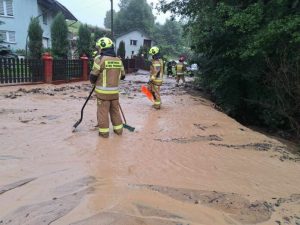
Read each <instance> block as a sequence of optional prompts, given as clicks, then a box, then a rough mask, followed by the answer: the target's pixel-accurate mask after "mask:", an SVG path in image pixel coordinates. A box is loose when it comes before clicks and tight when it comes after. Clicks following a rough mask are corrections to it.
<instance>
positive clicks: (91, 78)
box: [90, 74, 98, 84]
mask: <svg viewBox="0 0 300 225" xmlns="http://www.w3.org/2000/svg"><path fill="white" fill-rule="evenodd" d="M97 79H98V77H97V76H95V75H93V74H90V82H91V84H95V83H96V81H97Z"/></svg>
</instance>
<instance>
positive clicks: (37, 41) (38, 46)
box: [28, 17, 43, 59]
mask: <svg viewBox="0 0 300 225" xmlns="http://www.w3.org/2000/svg"><path fill="white" fill-rule="evenodd" d="M28 39H29V43H28V48H29V54H30V57H31V58H35V59H39V58H41V56H42V51H43V30H42V27H41V25H40V23H39V19H38V18H36V17H35V18H31V20H30V24H29V27H28Z"/></svg>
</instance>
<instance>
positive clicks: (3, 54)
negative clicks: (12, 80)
mask: <svg viewBox="0 0 300 225" xmlns="http://www.w3.org/2000/svg"><path fill="white" fill-rule="evenodd" d="M0 58H15V59H17V58H18V56H17V55H16V54H14V53H12V51H11V50H10V49H9V48H8V47H6V46H4V45H0Z"/></svg>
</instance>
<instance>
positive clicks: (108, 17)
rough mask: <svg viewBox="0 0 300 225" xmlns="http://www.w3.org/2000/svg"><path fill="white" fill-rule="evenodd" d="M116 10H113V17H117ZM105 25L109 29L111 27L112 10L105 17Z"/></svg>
mask: <svg viewBox="0 0 300 225" xmlns="http://www.w3.org/2000/svg"><path fill="white" fill-rule="evenodd" d="M116 15H117V13H116V11H115V10H113V18H116ZM104 27H105V28H107V29H111V10H109V11H107V12H106V15H105V18H104Z"/></svg>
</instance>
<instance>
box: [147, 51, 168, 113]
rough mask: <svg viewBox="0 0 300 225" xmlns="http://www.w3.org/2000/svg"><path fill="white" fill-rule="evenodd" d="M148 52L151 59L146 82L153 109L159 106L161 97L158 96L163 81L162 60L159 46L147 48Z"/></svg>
mask: <svg viewBox="0 0 300 225" xmlns="http://www.w3.org/2000/svg"><path fill="white" fill-rule="evenodd" d="M149 54H150V55H152V61H151V66H150V80H149V82H148V89H149V91H151V93H152V95H153V97H154V105H153V107H154V108H155V109H160V107H161V97H160V87H161V85H162V82H163V75H164V71H163V61H162V59H161V55H160V52H159V48H158V47H156V46H153V47H152V48H150V50H149Z"/></svg>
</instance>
